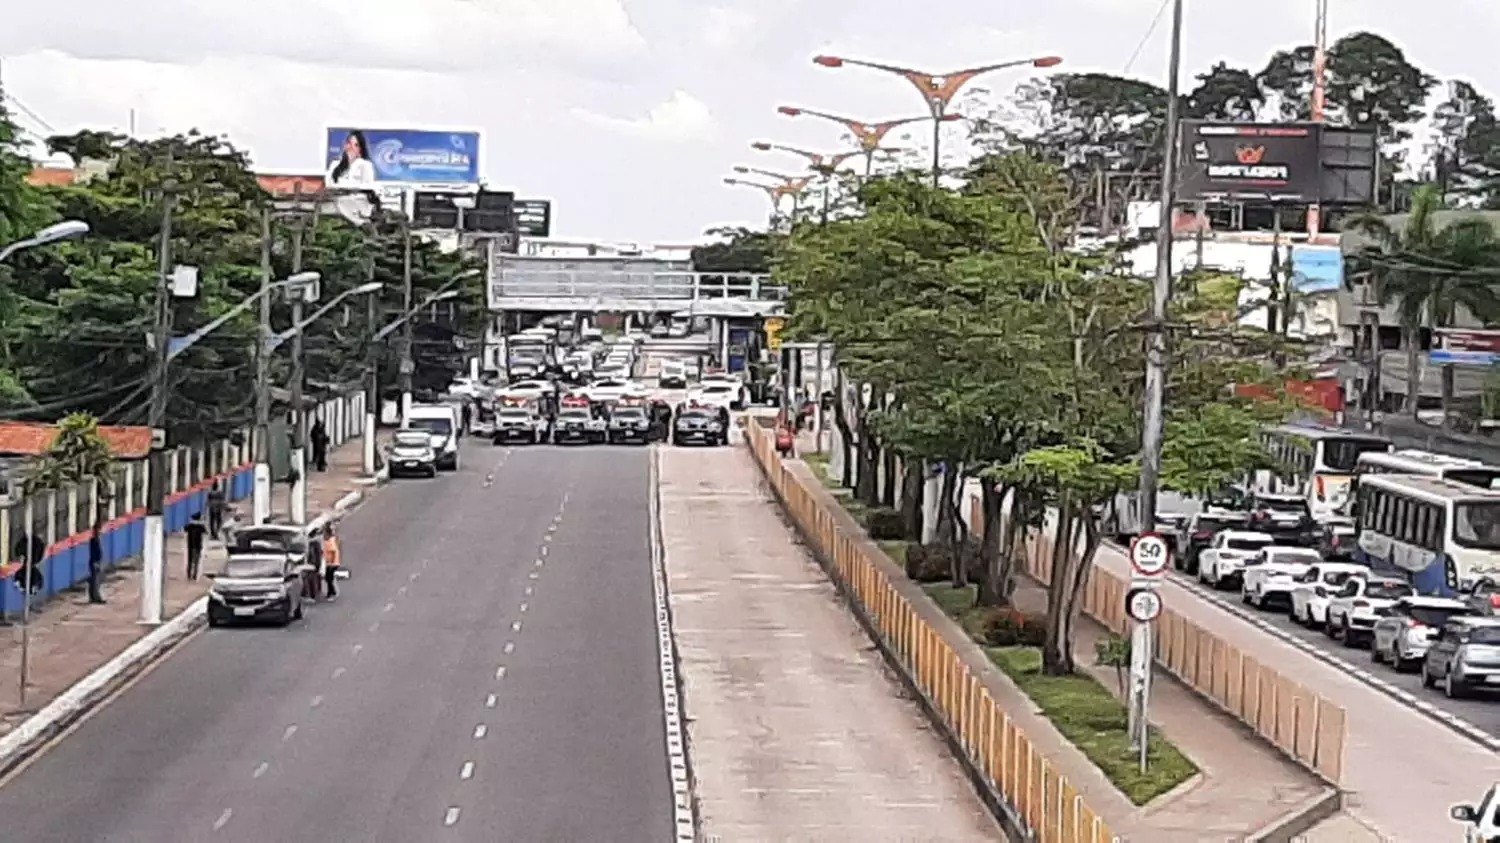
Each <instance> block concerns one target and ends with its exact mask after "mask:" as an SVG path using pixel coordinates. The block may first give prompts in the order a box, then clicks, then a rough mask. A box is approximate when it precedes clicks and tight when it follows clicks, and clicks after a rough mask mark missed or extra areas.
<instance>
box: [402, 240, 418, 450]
mask: <svg viewBox="0 0 1500 843" xmlns="http://www.w3.org/2000/svg"><path fill="white" fill-rule="evenodd" d="M401 308H402V310H404V311H405V312H407V313H410V312H411V228H410V227H408V226H407V224H406V223H405V221H403V222H402V223H401ZM411 352H412V323H411V320H410V319H408V320H407V321H406V324H405V326H404V328H403V330H402V331H401V426H402V427H405V426H406V423H407V421H408V420H409V419H410V418H411V383H412V374H413V373H414V371H415V370H416V362H415V361H414V360H412V353H411Z"/></svg>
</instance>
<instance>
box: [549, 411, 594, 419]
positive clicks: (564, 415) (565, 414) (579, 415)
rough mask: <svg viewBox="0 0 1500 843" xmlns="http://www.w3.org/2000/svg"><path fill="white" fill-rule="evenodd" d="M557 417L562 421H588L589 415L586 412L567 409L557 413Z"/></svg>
mask: <svg viewBox="0 0 1500 843" xmlns="http://www.w3.org/2000/svg"><path fill="white" fill-rule="evenodd" d="M557 417H558V418H559V419H562V420H564V421H588V420H589V419H590V418H591V414H590V413H589V411H588V410H577V409H568V410H563V411H562V412H560V413H558V414H557Z"/></svg>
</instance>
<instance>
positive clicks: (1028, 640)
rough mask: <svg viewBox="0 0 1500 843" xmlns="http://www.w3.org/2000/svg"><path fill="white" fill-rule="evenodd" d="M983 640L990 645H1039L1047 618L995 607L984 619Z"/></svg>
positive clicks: (1045, 628) (1043, 638)
mask: <svg viewBox="0 0 1500 843" xmlns="http://www.w3.org/2000/svg"><path fill="white" fill-rule="evenodd" d="M983 634H984V642H985V643H986V644H988V645H990V646H991V647H1040V646H1041V645H1042V642H1044V641H1046V640H1047V619H1046V618H1045V617H1044V616H1042V615H1033V614H1028V613H1026V612H1022V611H1020V610H1018V609H996V610H994V611H993V612H992V613H991V614H990V616H989V617H987V618H985V620H984V633H983Z"/></svg>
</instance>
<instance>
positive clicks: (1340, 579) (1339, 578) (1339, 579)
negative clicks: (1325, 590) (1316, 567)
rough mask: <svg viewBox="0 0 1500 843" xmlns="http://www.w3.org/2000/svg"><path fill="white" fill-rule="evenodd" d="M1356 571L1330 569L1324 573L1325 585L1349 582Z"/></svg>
mask: <svg viewBox="0 0 1500 843" xmlns="http://www.w3.org/2000/svg"><path fill="white" fill-rule="evenodd" d="M1353 576H1354V573H1353V572H1351V571H1328V572H1326V573H1324V574H1323V584H1324V585H1343V584H1344V583H1346V582H1348V581H1349V579H1350V578H1351V577H1353Z"/></svg>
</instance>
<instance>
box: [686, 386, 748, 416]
mask: <svg viewBox="0 0 1500 843" xmlns="http://www.w3.org/2000/svg"><path fill="white" fill-rule="evenodd" d="M688 398H689V400H691V401H696V402H698V403H700V404H709V405H712V406H714V407H723V408H724V409H726V410H741V409H744V406H745V388H744V387H743V386H740V385H739V384H738V383H724V382H722V381H716V382H713V383H705V384H703V385H702V386H700V387H699V388H697V389H695V390H693V391H692V394H690V395H689V396H688Z"/></svg>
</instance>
